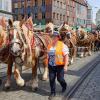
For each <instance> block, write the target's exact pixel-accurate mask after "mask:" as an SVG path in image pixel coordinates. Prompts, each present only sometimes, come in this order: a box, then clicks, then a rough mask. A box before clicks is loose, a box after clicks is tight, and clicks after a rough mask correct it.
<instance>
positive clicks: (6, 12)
mask: <svg viewBox="0 0 100 100" xmlns="http://www.w3.org/2000/svg"><path fill="white" fill-rule="evenodd" d="M11 12H12V0H0V18H1V17H3V16H4V17H5V18H6V19H9V18H12V15H11V14H10V13H11Z"/></svg>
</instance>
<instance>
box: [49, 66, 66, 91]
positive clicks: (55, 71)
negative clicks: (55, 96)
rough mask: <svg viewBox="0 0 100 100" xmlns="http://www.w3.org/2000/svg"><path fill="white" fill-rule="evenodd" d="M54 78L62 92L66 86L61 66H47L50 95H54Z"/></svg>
mask: <svg viewBox="0 0 100 100" xmlns="http://www.w3.org/2000/svg"><path fill="white" fill-rule="evenodd" d="M56 77H57V80H58V82H59V83H60V85H61V87H62V90H63V89H66V86H67V84H66V81H65V79H64V66H63V65H62V66H50V65H49V82H50V88H51V93H55V89H56V82H55V79H56Z"/></svg>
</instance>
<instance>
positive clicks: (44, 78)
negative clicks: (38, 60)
mask: <svg viewBox="0 0 100 100" xmlns="http://www.w3.org/2000/svg"><path fill="white" fill-rule="evenodd" d="M43 66H44V73H43V76H42V80H43V81H46V80H47V79H48V64H47V63H46V59H44V60H43Z"/></svg>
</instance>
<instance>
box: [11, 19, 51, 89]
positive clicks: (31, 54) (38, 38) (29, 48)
mask: <svg viewBox="0 0 100 100" xmlns="http://www.w3.org/2000/svg"><path fill="white" fill-rule="evenodd" d="M13 26H14V27H15V28H14V29H13V31H14V38H13V40H12V42H11V44H12V46H11V51H12V54H13V56H14V57H15V70H14V76H15V79H16V82H17V84H18V85H20V86H24V84H25V82H24V79H23V78H22V77H21V75H20V68H21V67H22V66H23V65H24V66H26V67H28V68H30V67H31V68H32V78H33V81H32V88H33V89H35V88H36V87H38V80H37V62H38V59H39V57H42V58H43V63H44V66H45V67H44V74H43V79H44V80H46V79H47V77H48V66H47V64H46V62H45V60H46V59H47V52H45V51H46V50H47V46H48V45H49V44H50V43H51V38H50V37H49V35H47V34H42V35H41V34H39V35H38V34H35V33H33V32H32V31H30V30H29V29H28V28H27V27H26V25H25V24H22V26H21V25H20V22H19V21H15V22H14V23H13ZM25 35H26V36H27V37H26V36H25ZM30 36H32V37H30ZM28 39H30V40H28ZM31 39H32V41H31Z"/></svg>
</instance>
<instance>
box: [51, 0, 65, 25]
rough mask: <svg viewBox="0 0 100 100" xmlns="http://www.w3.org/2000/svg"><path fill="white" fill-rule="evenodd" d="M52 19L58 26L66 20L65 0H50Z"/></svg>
mask: <svg viewBox="0 0 100 100" xmlns="http://www.w3.org/2000/svg"><path fill="white" fill-rule="evenodd" d="M52 21H53V23H55V24H56V25H58V26H60V25H61V24H63V22H65V21H66V0H52Z"/></svg>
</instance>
